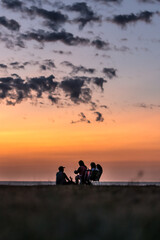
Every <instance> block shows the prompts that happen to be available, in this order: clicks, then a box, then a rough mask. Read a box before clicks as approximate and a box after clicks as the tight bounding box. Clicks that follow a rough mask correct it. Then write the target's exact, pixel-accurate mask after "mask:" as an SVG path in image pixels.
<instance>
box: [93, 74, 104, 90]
mask: <svg viewBox="0 0 160 240" xmlns="http://www.w3.org/2000/svg"><path fill="white" fill-rule="evenodd" d="M93 82H94V84H96V85H97V86H98V87H100V88H101V89H102V90H103V84H104V83H106V82H107V81H106V80H105V79H104V78H99V77H95V78H93Z"/></svg>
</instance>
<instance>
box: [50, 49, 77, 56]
mask: <svg viewBox="0 0 160 240" xmlns="http://www.w3.org/2000/svg"><path fill="white" fill-rule="evenodd" d="M53 52H54V53H58V54H61V55H63V54H65V55H71V54H72V52H71V51H62V50H59V51H57V50H54V51H53Z"/></svg>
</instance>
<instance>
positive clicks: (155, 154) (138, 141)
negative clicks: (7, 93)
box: [0, 103, 160, 179]
mask: <svg viewBox="0 0 160 240" xmlns="http://www.w3.org/2000/svg"><path fill="white" fill-rule="evenodd" d="M27 108H29V109H30V111H29V112H30V115H27V112H28V109H27ZM77 112H79V109H77ZM115 112H116V109H115ZM115 112H114V114H110V113H108V110H107V111H106V115H104V116H105V121H104V122H102V123H98V122H97V123H93V124H87V123H86V122H84V123H83V122H80V123H77V124H71V119H72V118H71V117H70V111H69V110H68V109H54V110H53V112H51V111H47V109H46V108H40V107H37V106H28V104H27V103H25V104H21V105H18V106H16V107H14V109H13V108H12V107H8V109H7V111H6V108H5V111H3V108H2V112H1V113H2V114H1V118H0V146H1V151H0V168H3V169H4V167H5V169H6V168H7V167H11V166H15V168H16V169H18V168H20V169H23V171H24V172H25V170H24V169H28V170H27V171H28V172H30V174H29V173H28V175H29V178H31V179H32V176H31V175H32V174H33V173H32V169H35V168H37V167H38V169H39V170H38V171H39V173H40V172H43V169H44V168H47V167H48V168H49V166H52V167H55V168H57V167H58V166H59V165H61V164H62V165H64V164H65V165H66V164H67V165H68V164H70V168H71V169H72V168H73V166H74V167H76V165H77V162H78V160H79V159H83V160H84V161H86V162H87V164H89V162H91V161H95V162H100V163H101V164H102V165H103V163H104V162H117V161H119V162H122V161H123V162H125V161H126V162H129V161H130V162H132V161H133V162H138V161H159V156H160V145H159V142H160V132H159V131H158V129H159V122H160V115H159V112H158V111H149V110H146V109H144V110H143V109H142V110H141V109H140V110H139V109H138V110H137V109H136V108H134V107H133V108H132V111H131V109H130V110H126V112H125V111H124V112H123V113H121V114H119V113H115ZM75 116H76V113H75ZM64 117H65V123H64ZM89 117H90V118H91V117H92V116H89ZM114 119H116V120H114ZM71 165H73V166H71ZM11 169H12V170H11V172H12V174H11V175H14V172H15V176H16V171H15V170H13V168H11ZM29 169H30V170H29ZM71 169H70V170H71ZM46 175H47V170H46ZM15 176H14V177H15ZM24 176H25V174H24ZM43 178H44V176H43V174H42V179H43Z"/></svg>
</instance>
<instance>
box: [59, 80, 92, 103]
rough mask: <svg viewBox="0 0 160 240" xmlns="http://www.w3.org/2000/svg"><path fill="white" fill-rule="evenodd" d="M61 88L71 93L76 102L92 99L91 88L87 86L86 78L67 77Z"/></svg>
mask: <svg viewBox="0 0 160 240" xmlns="http://www.w3.org/2000/svg"><path fill="white" fill-rule="evenodd" d="M60 88H62V89H63V91H64V92H65V93H66V96H68V95H69V97H70V99H71V101H73V102H74V103H79V102H84V103H87V102H89V101H90V100H91V90H90V89H89V88H87V87H85V79H83V78H74V79H72V78H66V79H65V80H63V81H62V82H61V84H60Z"/></svg>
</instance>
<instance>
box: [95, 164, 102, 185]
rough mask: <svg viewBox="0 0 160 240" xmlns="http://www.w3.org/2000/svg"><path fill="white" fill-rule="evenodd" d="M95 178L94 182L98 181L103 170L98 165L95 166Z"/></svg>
mask: <svg viewBox="0 0 160 240" xmlns="http://www.w3.org/2000/svg"><path fill="white" fill-rule="evenodd" d="M97 170H98V171H97V176H96V179H97V180H96V181H99V179H100V177H101V175H102V173H103V168H102V166H101V165H100V164H97Z"/></svg>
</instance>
